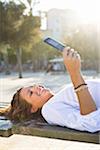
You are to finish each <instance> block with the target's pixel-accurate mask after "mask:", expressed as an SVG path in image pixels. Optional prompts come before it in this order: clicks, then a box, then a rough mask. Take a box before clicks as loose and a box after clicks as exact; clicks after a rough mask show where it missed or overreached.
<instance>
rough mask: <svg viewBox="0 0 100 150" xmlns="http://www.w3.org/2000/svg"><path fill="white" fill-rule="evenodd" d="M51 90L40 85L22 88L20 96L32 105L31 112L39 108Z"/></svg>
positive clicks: (49, 95) (48, 97) (46, 99)
mask: <svg viewBox="0 0 100 150" xmlns="http://www.w3.org/2000/svg"><path fill="white" fill-rule="evenodd" d="M53 95H54V94H53V92H52V91H50V89H47V88H45V87H43V86H41V85H34V86H30V87H25V88H22V90H21V91H20V96H21V97H22V98H23V99H24V100H26V101H27V102H28V103H30V104H31V105H32V110H31V111H32V112H36V111H37V110H38V108H41V107H42V106H43V105H44V104H45V103H46V102H47V101H48V100H49V99H50V98H51V97H52V96H53Z"/></svg>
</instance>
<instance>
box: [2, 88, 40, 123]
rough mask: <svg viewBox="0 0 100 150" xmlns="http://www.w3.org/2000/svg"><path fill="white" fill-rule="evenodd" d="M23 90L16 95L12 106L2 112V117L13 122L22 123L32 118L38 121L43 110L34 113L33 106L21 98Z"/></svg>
mask: <svg viewBox="0 0 100 150" xmlns="http://www.w3.org/2000/svg"><path fill="white" fill-rule="evenodd" d="M21 89H22V88H21ZM21 89H19V90H18V91H17V92H16V93H15V94H14V96H13V98H12V101H11V105H10V106H8V107H7V108H6V109H1V110H0V115H3V116H5V117H6V118H8V119H10V120H13V121H22V120H25V119H28V118H31V117H32V118H35V119H36V118H38V117H40V116H41V110H38V111H37V112H36V113H32V112H31V108H32V105H31V104H29V103H28V102H26V100H24V99H23V98H22V97H21V96H20V91H21Z"/></svg>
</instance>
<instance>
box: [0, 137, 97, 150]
mask: <svg viewBox="0 0 100 150" xmlns="http://www.w3.org/2000/svg"><path fill="white" fill-rule="evenodd" d="M0 150H100V145H98V144H91V143H84V142H72V141H65V140H58V139H50V138H43V137H36V136H25V135H12V136H11V137H9V138H0Z"/></svg>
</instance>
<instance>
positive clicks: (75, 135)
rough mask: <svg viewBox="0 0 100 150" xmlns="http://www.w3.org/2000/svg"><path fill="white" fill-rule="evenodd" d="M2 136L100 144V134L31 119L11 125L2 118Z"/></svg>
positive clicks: (0, 130) (0, 128)
mask: <svg viewBox="0 0 100 150" xmlns="http://www.w3.org/2000/svg"><path fill="white" fill-rule="evenodd" d="M0 121H1V125H0V136H6V137H8V136H10V135H12V134H24V135H32V136H41V137H48V138H56V139H63V140H72V141H82V142H91V143H96V144H100V132H96V133H89V132H82V131H77V130H72V129H69V128H66V127H65V128H64V127H60V126H54V125H49V124H48V123H46V122H44V121H42V120H39V119H30V120H26V121H23V122H19V123H11V122H10V120H7V119H6V118H5V117H1V118H0Z"/></svg>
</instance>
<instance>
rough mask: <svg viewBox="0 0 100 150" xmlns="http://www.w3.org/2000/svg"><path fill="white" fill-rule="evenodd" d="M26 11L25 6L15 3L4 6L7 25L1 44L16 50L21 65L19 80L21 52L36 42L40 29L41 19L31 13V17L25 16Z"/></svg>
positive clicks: (20, 70)
mask: <svg viewBox="0 0 100 150" xmlns="http://www.w3.org/2000/svg"><path fill="white" fill-rule="evenodd" d="M24 9H25V6H24V5H22V4H20V5H16V4H15V3H13V2H10V3H9V4H4V5H3V10H5V11H4V13H5V15H6V18H7V20H6V21H7V23H6V27H5V28H4V31H3V33H2V37H1V42H3V43H4V44H5V43H7V44H9V45H10V46H11V47H13V48H14V49H16V54H17V58H18V65H19V78H22V66H21V59H20V57H21V56H20V55H21V52H20V51H21V49H22V48H24V47H28V45H29V44H30V43H32V40H34V38H35V36H36V35H37V34H38V30H39V27H40V18H39V17H37V16H32V13H30V15H29V16H27V15H23V11H24ZM2 22H3V23H4V20H2ZM2 27H3V26H2ZM1 32H2V30H1ZM4 33H5V34H4ZM4 35H6V36H4ZM3 37H4V38H3Z"/></svg>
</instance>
